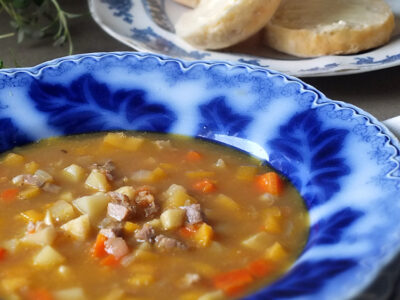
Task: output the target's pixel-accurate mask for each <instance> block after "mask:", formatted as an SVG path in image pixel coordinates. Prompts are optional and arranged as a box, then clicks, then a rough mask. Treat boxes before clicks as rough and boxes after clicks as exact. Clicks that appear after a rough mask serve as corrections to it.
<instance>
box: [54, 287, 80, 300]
mask: <svg viewBox="0 0 400 300" xmlns="http://www.w3.org/2000/svg"><path fill="white" fill-rule="evenodd" d="M54 299H55V300H85V299H86V296H85V292H84V291H83V289H82V288H80V287H75V288H69V289H64V290H58V291H55V292H54Z"/></svg>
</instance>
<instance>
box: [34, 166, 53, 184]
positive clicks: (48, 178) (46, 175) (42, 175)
mask: <svg viewBox="0 0 400 300" xmlns="http://www.w3.org/2000/svg"><path fill="white" fill-rule="evenodd" d="M35 175H36V176H37V177H39V178H40V179H41V180H42V181H43V182H53V181H54V178H53V176H51V175H50V174H49V173H47V172H46V171H43V170H40V169H39V170H36V172H35Z"/></svg>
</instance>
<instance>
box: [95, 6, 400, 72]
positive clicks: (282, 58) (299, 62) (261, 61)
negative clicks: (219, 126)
mask: <svg viewBox="0 0 400 300" xmlns="http://www.w3.org/2000/svg"><path fill="white" fill-rule="evenodd" d="M88 1H89V6H90V11H91V14H92V16H93V18H94V19H95V21H96V22H97V23H98V24H99V25H100V26H101V27H102V28H103V29H104V30H105V31H106V32H107V33H108V34H110V35H111V36H113V37H114V38H116V39H117V40H119V41H121V42H123V43H124V44H126V45H128V46H131V47H132V48H134V49H136V50H139V51H147V52H153V53H159V54H165V55H169V56H174V57H178V58H183V59H197V60H199V59H206V60H208V61H210V60H224V61H231V62H242V63H249V64H253V65H257V66H261V67H268V68H271V69H275V70H277V71H280V72H284V73H286V74H289V75H294V76H300V77H309V76H332V75H343V74H354V73H362V72H368V71H373V70H379V69H384V68H389V67H393V66H397V65H400V0H387V2H388V3H389V4H390V6H391V7H392V9H393V11H394V13H395V15H396V29H395V31H394V33H393V36H392V39H391V41H390V42H389V43H388V44H386V45H385V46H383V47H380V48H377V49H373V50H371V51H367V52H363V53H360V54H356V55H346V56H323V57H318V58H311V59H300V58H297V57H294V56H288V55H284V54H280V53H278V52H276V51H273V50H271V49H268V48H266V47H261V46H260V45H259V43H258V40H257V37H253V38H252V39H250V40H248V41H246V42H245V43H242V44H240V45H237V46H235V47H234V48H232V49H229V51H227V50H225V51H201V50H197V49H195V48H193V47H192V46H190V45H189V44H187V43H186V42H185V41H183V40H182V39H180V38H179V37H178V36H176V35H175V33H174V25H173V24H174V22H176V20H177V19H178V18H179V16H180V15H181V14H182V13H183V12H184V11H185V10H186V8H184V7H182V6H180V5H178V4H176V3H174V2H173V1H172V0H88Z"/></svg>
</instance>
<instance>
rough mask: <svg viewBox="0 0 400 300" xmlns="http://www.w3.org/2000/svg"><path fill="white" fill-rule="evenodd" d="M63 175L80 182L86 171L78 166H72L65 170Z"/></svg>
mask: <svg viewBox="0 0 400 300" xmlns="http://www.w3.org/2000/svg"><path fill="white" fill-rule="evenodd" d="M63 174H64V176H65V177H66V178H68V179H69V180H71V181H74V182H79V181H81V180H83V177H84V176H85V169H84V168H82V167H81V166H78V165H77V164H72V165H69V166H68V167H66V168H64V169H63Z"/></svg>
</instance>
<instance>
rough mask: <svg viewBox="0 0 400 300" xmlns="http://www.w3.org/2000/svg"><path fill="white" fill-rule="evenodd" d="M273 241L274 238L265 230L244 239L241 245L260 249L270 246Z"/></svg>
mask: <svg viewBox="0 0 400 300" xmlns="http://www.w3.org/2000/svg"><path fill="white" fill-rule="evenodd" d="M274 242H275V238H274V237H273V236H272V235H270V234H268V233H267V232H259V233H256V234H254V235H252V236H251V237H249V238H247V239H246V240H244V241H243V242H242V245H243V246H245V247H247V248H250V249H254V250H258V251H261V250H264V249H266V248H267V247H269V246H271V245H272V244H273V243H274Z"/></svg>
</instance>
